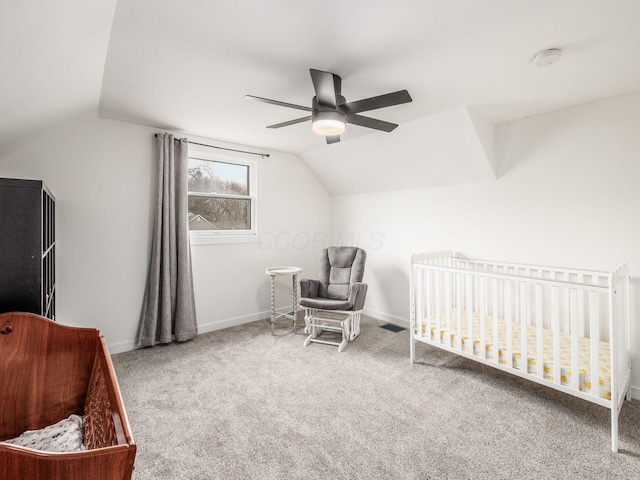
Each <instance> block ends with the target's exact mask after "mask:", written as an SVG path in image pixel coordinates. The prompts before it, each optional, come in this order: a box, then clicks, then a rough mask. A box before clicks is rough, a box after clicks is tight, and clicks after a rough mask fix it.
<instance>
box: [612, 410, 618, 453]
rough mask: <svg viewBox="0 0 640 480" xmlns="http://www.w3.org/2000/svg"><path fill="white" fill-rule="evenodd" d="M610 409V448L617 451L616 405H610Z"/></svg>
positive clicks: (614, 451)
mask: <svg viewBox="0 0 640 480" xmlns="http://www.w3.org/2000/svg"><path fill="white" fill-rule="evenodd" d="M612 407H613V408H612V409H611V450H613V453H618V406H617V405H612Z"/></svg>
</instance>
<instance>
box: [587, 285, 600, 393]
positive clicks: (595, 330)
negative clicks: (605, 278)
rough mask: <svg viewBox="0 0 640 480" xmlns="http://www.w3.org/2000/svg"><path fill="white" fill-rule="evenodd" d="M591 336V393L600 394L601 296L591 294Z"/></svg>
mask: <svg viewBox="0 0 640 480" xmlns="http://www.w3.org/2000/svg"><path fill="white" fill-rule="evenodd" d="M589 322H590V323H589V338H590V342H589V343H590V347H591V372H590V376H591V378H590V380H591V394H592V395H595V396H596V397H599V396H600V351H599V347H600V296H599V295H598V294H597V293H595V292H591V293H590V294H589Z"/></svg>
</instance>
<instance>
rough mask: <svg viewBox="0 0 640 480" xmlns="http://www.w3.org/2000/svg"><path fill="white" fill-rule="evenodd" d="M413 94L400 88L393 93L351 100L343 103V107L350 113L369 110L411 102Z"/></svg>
mask: <svg viewBox="0 0 640 480" xmlns="http://www.w3.org/2000/svg"><path fill="white" fill-rule="evenodd" d="M411 101H412V99H411V96H410V95H409V92H407V91H406V90H399V91H397V92H393V93H387V94H385V95H379V96H377V97H371V98H365V99H364V100H357V101H355V102H349V103H345V104H344V105H342V109H343V110H344V111H345V113H347V115H349V114H354V113H360V112H368V111H370V110H377V109H378V108H384V107H392V106H394V105H400V104H402V103H408V102H411Z"/></svg>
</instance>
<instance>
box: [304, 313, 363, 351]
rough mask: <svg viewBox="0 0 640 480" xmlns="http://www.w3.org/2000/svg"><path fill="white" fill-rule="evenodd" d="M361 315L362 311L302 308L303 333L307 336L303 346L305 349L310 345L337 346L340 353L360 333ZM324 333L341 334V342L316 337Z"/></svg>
mask: <svg viewBox="0 0 640 480" xmlns="http://www.w3.org/2000/svg"><path fill="white" fill-rule="evenodd" d="M303 308H304V307H303ZM361 313H362V310H358V311H356V312H352V311H344V310H319V309H317V308H304V322H305V325H306V327H305V329H304V331H305V332H306V333H308V334H309V336H308V337H307V338H306V340H305V341H304V346H305V347H307V346H308V345H309V344H310V343H322V344H324V345H334V346H337V347H338V352H341V351H342V350H344V347H346V345H347V343H349V342H351V341H353V340H354V339H355V338H356V337H357V336H358V334H359V333H360V314H361ZM324 331H327V332H337V333H342V339H341V341H339V342H337V341H331V340H325V339H322V338H318V335H320V334H321V333H322V332H324Z"/></svg>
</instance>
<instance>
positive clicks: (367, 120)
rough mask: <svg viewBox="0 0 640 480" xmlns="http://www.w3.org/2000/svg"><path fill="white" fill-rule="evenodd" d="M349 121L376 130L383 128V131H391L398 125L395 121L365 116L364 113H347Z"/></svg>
mask: <svg viewBox="0 0 640 480" xmlns="http://www.w3.org/2000/svg"><path fill="white" fill-rule="evenodd" d="M347 123H353V124H354V125H360V126H361V127H367V128H373V129H375V130H382V131H383V132H391V131H393V130H394V129H395V128H396V127H397V126H398V125H397V124H395V123H390V122H385V121H383V120H378V119H375V118H371V117H365V116H364V115H347Z"/></svg>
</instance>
